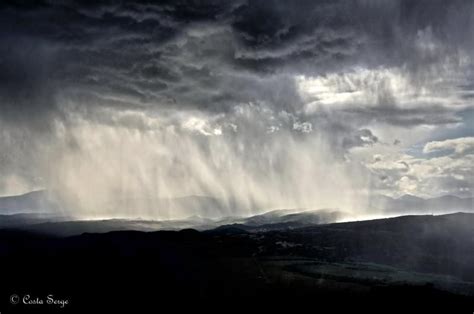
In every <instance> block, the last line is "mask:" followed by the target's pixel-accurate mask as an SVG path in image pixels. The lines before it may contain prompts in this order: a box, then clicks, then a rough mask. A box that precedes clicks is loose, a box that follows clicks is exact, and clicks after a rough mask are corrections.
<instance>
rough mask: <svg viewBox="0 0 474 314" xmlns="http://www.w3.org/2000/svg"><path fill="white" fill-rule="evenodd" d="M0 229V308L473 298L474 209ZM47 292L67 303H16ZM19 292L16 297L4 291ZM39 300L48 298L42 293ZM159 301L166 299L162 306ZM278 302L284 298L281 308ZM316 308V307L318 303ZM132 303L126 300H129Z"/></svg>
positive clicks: (379, 305) (155, 308)
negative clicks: (311, 221) (208, 227)
mask: <svg viewBox="0 0 474 314" xmlns="http://www.w3.org/2000/svg"><path fill="white" fill-rule="evenodd" d="M228 228H232V230H233V232H229V230H226V228H219V229H216V230H213V231H207V232H198V231H195V230H190V229H188V230H182V231H179V232H175V231H159V232H148V233H147V232H137V231H119V232H110V233H104V234H82V235H78V236H72V237H57V236H50V235H45V234H40V233H32V232H27V231H19V230H13V229H9V230H0V260H1V266H2V272H3V274H2V281H1V285H0V288H1V290H0V308H1V311H2V313H3V312H5V313H15V312H20V311H28V312H36V313H46V312H48V311H54V312H66V311H76V312H85V313H94V312H111V311H113V310H125V309H126V308H135V310H133V312H143V311H139V310H137V308H142V309H143V308H144V307H147V308H151V309H152V310H150V311H149V312H160V311H162V312H168V311H169V308H172V309H173V310H174V311H179V310H180V309H182V308H183V307H186V308H189V307H191V308H192V310H193V311H200V310H203V309H204V310H206V311H211V309H212V310H216V311H219V312H228V311H229V310H232V309H236V308H242V309H243V310H245V309H246V310H248V309H249V308H252V310H255V309H256V307H257V306H263V308H264V309H266V310H270V309H271V308H279V307H280V306H282V305H283V304H284V305H286V306H291V307H292V308H293V309H295V308H296V307H299V306H303V304H304V305H305V306H308V304H309V305H310V306H313V310H314V312H323V311H321V309H322V308H323V305H325V306H328V305H329V306H331V307H332V308H333V309H335V308H337V307H340V306H343V307H351V308H352V307H354V306H362V307H364V308H365V309H367V307H372V308H373V309H375V310H381V311H382V312H384V310H386V309H391V310H393V309H394V308H400V310H407V309H413V307H421V308H422V309H425V310H426V309H429V308H431V307H435V308H437V309H440V307H441V306H448V307H449V309H450V312H452V313H455V312H457V311H456V310H458V309H459V310H464V311H466V310H468V311H470V312H472V311H473V310H474V214H463V213H458V214H450V215H443V216H403V217H397V218H391V219H380V220H372V221H360V222H349V223H338V224H328V225H319V226H312V227H305V228H300V229H292V230H280V231H278V230H277V231H269V232H248V231H246V230H242V229H239V228H238V226H228ZM48 294H52V295H53V296H54V297H55V298H57V299H67V300H68V305H66V306H65V308H62V309H58V306H59V305H48V304H23V302H22V301H23V300H22V299H21V298H22V297H24V296H25V295H30V297H36V298H37V299H38V300H41V299H44V300H46V298H47V295H48ZM12 295H18V296H19V297H20V301H19V304H11V301H10V299H9V298H10V297H11V296H12ZM45 302H46V301H45ZM165 309H167V310H165ZM280 309H281V308H280ZM316 309H319V310H318V311H316ZM130 311H131V310H130Z"/></svg>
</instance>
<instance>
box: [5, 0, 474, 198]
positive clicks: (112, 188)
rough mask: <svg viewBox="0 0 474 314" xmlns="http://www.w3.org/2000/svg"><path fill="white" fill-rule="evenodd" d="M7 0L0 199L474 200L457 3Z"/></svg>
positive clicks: (470, 13)
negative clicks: (38, 195) (48, 195)
mask: <svg viewBox="0 0 474 314" xmlns="http://www.w3.org/2000/svg"><path fill="white" fill-rule="evenodd" d="M14 2H15V1H13V2H10V1H2V3H1V4H0V41H1V44H0V147H1V150H0V194H2V195H6V194H16V193H22V192H25V191H28V190H33V189H40V188H46V189H55V190H62V191H63V193H64V194H65V195H68V197H75V199H78V200H79V201H80V202H81V204H82V206H95V205H96V204H97V202H98V201H101V202H106V201H107V200H108V199H109V198H110V197H112V196H114V195H116V193H123V194H127V195H133V197H141V196H144V195H147V196H148V195H158V196H159V197H168V196H181V195H188V194H199V195H211V196H216V197H220V198H225V199H226V200H227V201H228V202H229V203H231V202H234V201H238V202H239V203H244V204H245V206H249V207H252V206H269V207H271V206H279V205H281V206H312V205H315V206H323V205H328V206H339V204H338V202H342V203H351V202H352V203H353V202H354V197H355V196H354V195H358V196H360V195H366V194H371V193H376V194H386V195H391V196H400V195H403V194H407V193H408V194H414V195H418V196H422V197H433V196H439V195H444V194H454V195H459V196H472V193H473V192H472V189H473V185H474V178H473V170H474V169H473V164H474V163H473V162H474V130H473V124H474V63H473V62H474V59H473V58H474V2H473V1H471V0H465V1H457V0H450V1H444V0H443V1H441V0H426V1H423V0H418V1H412V0H407V1H390V0H360V1H334V0H331V1H315V0H308V1H283V0H279V1H269V0H265V1H263V0H261V1H251V0H249V1H205V0H203V1H171V0H170V1H150V2H147V1H137V2H134V3H131V2H128V1H127V2H125V1H124V4H119V3H120V1H104V2H101V1H94V4H90V3H89V2H88V1H38V2H37V3H38V4H37V5H31V4H22V2H23V1H16V2H17V3H14ZM25 3H28V1H25ZM125 3H126V4H125ZM91 195H94V201H90V202H89V199H92V196H91ZM97 195H100V197H99V198H100V200H97V197H98V196H97ZM341 195H344V196H341ZM346 196H347V197H346ZM94 204H95V205H94ZM341 206H342V205H341Z"/></svg>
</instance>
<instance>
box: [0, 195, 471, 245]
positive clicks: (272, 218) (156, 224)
mask: <svg viewBox="0 0 474 314" xmlns="http://www.w3.org/2000/svg"><path fill="white" fill-rule="evenodd" d="M119 203H120V207H117V216H119V217H120V216H121V214H124V215H123V217H128V216H130V217H131V218H123V219H102V220H84V219H78V218H74V217H72V216H70V215H64V214H61V212H62V211H61V210H60V206H59V203H58V202H55V201H54V200H53V198H52V197H51V196H50V195H49V194H48V193H47V192H46V191H35V192H31V193H27V194H23V195H19V196H9V197H1V198H0V229H5V228H10V229H11V228H19V229H23V230H29V231H34V232H38V233H47V234H56V235H64V236H66V235H76V234H81V233H84V232H93V233H97V232H100V233H101V232H109V231H120V230H137V231H156V230H182V229H187V228H193V229H196V230H201V231H202V230H213V231H211V232H221V233H222V232H223V233H241V232H265V231H272V230H273V231H276V230H291V229H297V228H302V227H307V226H312V225H322V224H329V223H334V222H340V221H343V220H345V221H347V220H352V219H353V218H354V217H351V215H350V214H348V213H345V212H342V211H340V210H338V209H318V210H308V209H299V208H296V209H279V210H272V211H268V212H265V213H263V214H257V215H251V216H248V217H235V216H224V217H223V213H225V211H224V210H223V208H225V206H224V205H223V204H222V202H220V201H219V200H218V199H215V198H212V197H204V196H188V197H180V198H171V199H156V198H155V199H140V200H138V199H128V200H126V199H123V200H121V201H120V202H119ZM137 204H138V205H137ZM111 206H112V205H111ZM116 206H118V205H116ZM136 206H138V208H137V207H136ZM126 208H129V209H128V210H127V212H128V216H127V215H125V214H127V213H126V212H125V210H126ZM156 211H159V212H160V213H161V214H163V213H165V216H166V213H168V215H170V214H171V213H173V216H174V215H177V216H181V217H186V214H187V213H188V214H189V213H193V215H192V216H189V217H186V218H181V219H174V220H154V219H153V218H152V217H153V216H154V215H156ZM369 211H371V212H373V213H377V214H382V215H392V216H393V215H406V214H441V213H452V212H474V209H473V198H459V197H456V196H451V195H447V196H443V197H439V198H432V199H423V198H419V197H416V196H412V195H404V196H402V197H400V198H396V199H395V198H391V197H387V196H375V197H372V199H371V201H370V203H369ZM134 212H139V213H140V215H141V218H134V217H133V216H132V214H133V213H134ZM143 214H145V215H143ZM147 214H148V215H147ZM213 217H223V218H213Z"/></svg>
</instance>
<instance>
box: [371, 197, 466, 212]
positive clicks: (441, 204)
mask: <svg viewBox="0 0 474 314" xmlns="http://www.w3.org/2000/svg"><path fill="white" fill-rule="evenodd" d="M368 207H369V211H374V212H378V213H386V214H444V213H452V212H474V198H472V197H470V198H461V197H458V196H454V195H445V196H441V197H436V198H428V199H424V198H421V197H417V196H413V195H403V196H402V197H400V198H391V197H388V196H381V195H378V196H374V197H372V198H371V200H370V202H369V206H368Z"/></svg>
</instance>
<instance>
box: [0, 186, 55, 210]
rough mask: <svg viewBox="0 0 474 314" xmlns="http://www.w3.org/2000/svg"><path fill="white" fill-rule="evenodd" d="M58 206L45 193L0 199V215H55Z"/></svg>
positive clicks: (36, 192) (30, 193)
mask: <svg viewBox="0 0 474 314" xmlns="http://www.w3.org/2000/svg"><path fill="white" fill-rule="evenodd" d="M58 208H59V205H58V203H57V202H56V201H54V200H53V198H52V197H51V195H49V193H47V192H46V191H33V192H29V193H26V194H22V195H14V196H5V197H0V214H7V215H8V214H18V213H35V214H38V213H56V212H57V209H58Z"/></svg>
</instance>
